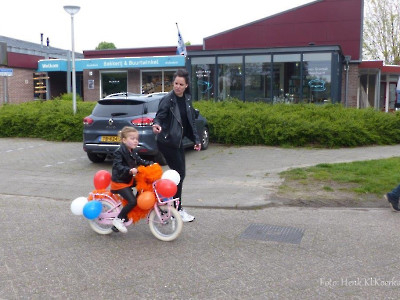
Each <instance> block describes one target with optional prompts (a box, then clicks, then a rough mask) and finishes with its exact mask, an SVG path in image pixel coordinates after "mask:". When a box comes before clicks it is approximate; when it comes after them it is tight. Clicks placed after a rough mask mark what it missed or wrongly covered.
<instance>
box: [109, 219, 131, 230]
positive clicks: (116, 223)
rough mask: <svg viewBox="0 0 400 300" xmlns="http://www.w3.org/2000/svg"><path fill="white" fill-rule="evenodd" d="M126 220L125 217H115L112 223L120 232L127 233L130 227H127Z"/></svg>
mask: <svg viewBox="0 0 400 300" xmlns="http://www.w3.org/2000/svg"><path fill="white" fill-rule="evenodd" d="M124 221H125V220H124V219H120V218H115V219H114V220H113V221H112V223H113V225H114V226H115V227H116V228H117V229H118V230H119V231H120V232H123V233H127V232H128V229H126V227H125V225H124Z"/></svg>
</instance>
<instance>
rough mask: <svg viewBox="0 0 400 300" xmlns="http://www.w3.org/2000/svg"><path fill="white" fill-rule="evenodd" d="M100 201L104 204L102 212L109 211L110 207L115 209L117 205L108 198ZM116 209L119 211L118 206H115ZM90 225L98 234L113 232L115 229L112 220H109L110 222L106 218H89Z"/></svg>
mask: <svg viewBox="0 0 400 300" xmlns="http://www.w3.org/2000/svg"><path fill="white" fill-rule="evenodd" d="M99 201H100V202H101V204H102V205H103V209H102V213H104V212H106V211H109V210H110V209H113V208H114V207H115V206H114V205H113V204H112V203H111V202H109V201H107V200H99ZM115 210H116V211H118V208H115ZM89 225H90V227H91V228H92V229H93V230H94V231H95V232H97V233H98V234H110V233H112V232H113V230H112V229H111V228H112V227H113V225H112V221H111V220H109V222H108V221H105V219H102V218H100V217H98V218H95V219H93V220H89Z"/></svg>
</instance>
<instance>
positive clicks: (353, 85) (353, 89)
mask: <svg viewBox="0 0 400 300" xmlns="http://www.w3.org/2000/svg"><path fill="white" fill-rule="evenodd" d="M359 80H360V79H359V73H358V64H351V65H349V81H348V87H347V107H357V92H358V85H359ZM345 89H346V71H343V73H342V104H343V105H346V98H345Z"/></svg>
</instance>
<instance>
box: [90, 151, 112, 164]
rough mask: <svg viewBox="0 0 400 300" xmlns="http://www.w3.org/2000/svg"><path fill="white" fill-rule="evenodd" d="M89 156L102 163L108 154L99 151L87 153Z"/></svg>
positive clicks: (95, 161)
mask: <svg viewBox="0 0 400 300" xmlns="http://www.w3.org/2000/svg"><path fill="white" fill-rule="evenodd" d="M87 156H88V158H89V159H90V160H91V161H92V162H94V163H101V162H103V161H105V159H106V157H107V155H106V154H99V153H91V152H88V153H87Z"/></svg>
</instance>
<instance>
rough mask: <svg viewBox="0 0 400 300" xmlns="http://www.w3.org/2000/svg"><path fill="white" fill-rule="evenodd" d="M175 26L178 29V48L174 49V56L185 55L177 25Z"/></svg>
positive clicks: (183, 44)
mask: <svg viewBox="0 0 400 300" xmlns="http://www.w3.org/2000/svg"><path fill="white" fill-rule="evenodd" d="M175 24H176V28H178V47H177V49H176V54H178V55H185V56H186V55H187V52H186V46H185V42H184V41H183V38H182V35H181V32H180V31H179V27H178V23H175Z"/></svg>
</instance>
